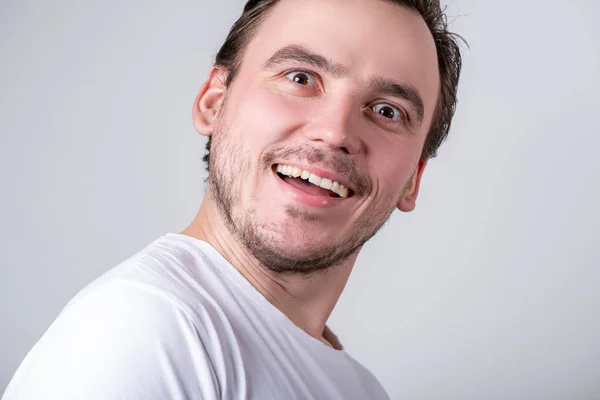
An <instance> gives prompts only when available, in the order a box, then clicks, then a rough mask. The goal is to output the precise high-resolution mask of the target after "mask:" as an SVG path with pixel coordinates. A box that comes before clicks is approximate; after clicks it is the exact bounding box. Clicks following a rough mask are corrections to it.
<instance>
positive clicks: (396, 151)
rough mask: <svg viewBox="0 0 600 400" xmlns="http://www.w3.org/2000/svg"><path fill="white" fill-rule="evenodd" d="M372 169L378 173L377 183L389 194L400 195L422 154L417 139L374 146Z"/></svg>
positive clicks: (371, 158)
mask: <svg viewBox="0 0 600 400" xmlns="http://www.w3.org/2000/svg"><path fill="white" fill-rule="evenodd" d="M372 151H373V155H372V157H370V160H371V161H370V170H371V171H373V172H374V173H375V175H376V177H377V178H376V179H377V181H378V182H377V183H378V185H379V187H380V190H382V191H383V192H384V193H386V197H387V195H389V196H392V197H394V198H396V197H399V196H400V194H401V193H402V190H403V188H404V187H405V185H406V184H407V182H408V181H409V180H410V178H411V177H412V175H413V173H414V171H415V167H416V166H417V164H418V162H419V158H420V155H421V146H420V145H419V143H418V141H417V140H414V139H408V140H403V141H402V142H401V143H399V144H395V145H390V144H388V145H387V146H382V147H377V148H372Z"/></svg>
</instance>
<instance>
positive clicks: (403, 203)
mask: <svg viewBox="0 0 600 400" xmlns="http://www.w3.org/2000/svg"><path fill="white" fill-rule="evenodd" d="M426 166H427V160H425V161H419V164H418V165H417V169H416V170H415V173H414V174H413V177H412V178H411V180H410V183H409V185H408V188H407V189H406V191H405V193H404V195H403V196H402V198H401V199H400V201H399V202H398V206H397V207H398V210H400V211H404V212H410V211H413V210H414V209H415V207H416V205H417V196H418V195H419V187H420V185H421V178H422V176H423V171H424V170H425V167H426Z"/></svg>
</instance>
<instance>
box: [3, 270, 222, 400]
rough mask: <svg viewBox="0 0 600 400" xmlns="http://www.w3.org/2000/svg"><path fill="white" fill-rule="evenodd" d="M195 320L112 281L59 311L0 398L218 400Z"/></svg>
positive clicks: (159, 297) (162, 298)
mask: <svg viewBox="0 0 600 400" xmlns="http://www.w3.org/2000/svg"><path fill="white" fill-rule="evenodd" d="M196 325H197V324H194V323H193V320H192V319H191V318H190V316H189V314H188V313H186V312H185V310H184V309H183V308H181V307H178V305H177V304H176V303H175V302H173V301H172V300H171V299H169V298H168V297H167V296H166V295H164V294H162V293H160V292H154V291H152V290H151V289H148V288H144V287H138V286H136V285H135V284H130V283H127V282H111V283H109V284H106V285H104V286H102V287H101V288H99V289H96V290H94V291H93V292H91V293H86V294H85V295H84V296H81V297H80V298H76V299H75V300H74V301H73V302H72V303H71V304H69V305H68V306H67V307H66V308H65V310H64V311H63V312H62V313H61V314H60V316H59V317H58V318H57V319H56V321H55V322H54V323H53V324H52V325H51V326H50V328H49V329H48V331H47V332H46V333H45V334H44V335H43V336H42V338H41V339H40V341H39V342H38V343H37V344H36V345H35V346H34V348H33V349H32V350H31V351H30V352H29V354H28V355H27V357H26V358H25V360H24V361H23V363H22V364H21V366H20V367H19V369H18V370H17V372H16V373H15V376H14V377H13V380H12V381H11V383H10V384H9V386H8V388H7V390H6V392H5V394H4V396H3V397H2V399H3V400H21V399H37V400H46V399H48V400H49V399H52V400H57V399H61V400H70V399H78V400H80V399H89V400H96V399H97V400H100V399H103V400H104V399H111V400H113V399H114V400H121V399H123V400H125V399H127V400H141V399H144V400H148V399H161V400H162V399H190V398H194V399H196V398H198V399H211V400H212V399H218V398H220V394H219V387H218V380H217V378H216V376H215V373H214V370H213V368H212V365H211V362H210V359H209V357H208V355H207V352H206V350H205V348H204V345H203V344H202V341H201V340H200V335H199V333H198V327H197V326H196Z"/></svg>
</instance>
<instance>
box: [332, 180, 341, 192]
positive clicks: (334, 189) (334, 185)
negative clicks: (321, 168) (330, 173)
mask: <svg viewBox="0 0 600 400" xmlns="http://www.w3.org/2000/svg"><path fill="white" fill-rule="evenodd" d="M339 190H340V184H339V183H337V182H336V181H333V183H332V184H331V191H332V192H334V193H337V192H339Z"/></svg>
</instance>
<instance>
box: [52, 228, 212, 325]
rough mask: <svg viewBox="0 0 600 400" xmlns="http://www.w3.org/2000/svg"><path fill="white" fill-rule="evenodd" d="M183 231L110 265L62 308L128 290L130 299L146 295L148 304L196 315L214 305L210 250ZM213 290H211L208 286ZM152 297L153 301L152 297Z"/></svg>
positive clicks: (156, 241)
mask: <svg viewBox="0 0 600 400" xmlns="http://www.w3.org/2000/svg"><path fill="white" fill-rule="evenodd" d="M181 236H182V235H173V234H169V235H165V236H162V237H160V238H158V239H156V240H155V241H153V242H152V243H150V244H148V245H147V246H146V247H144V248H143V249H142V250H140V251H138V252H137V253H136V254H134V255H132V256H131V257H129V258H128V259H126V260H125V261H123V262H121V263H120V264H119V265H117V266H115V267H113V268H111V269H110V270H108V271H107V272H105V273H104V274H103V275H101V276H100V277H98V278H96V279H95V280H94V281H92V282H91V283H89V284H88V285H87V286H86V287H84V288H83V289H82V290H81V291H80V292H79V293H78V294H77V295H76V296H75V297H73V299H72V300H71V301H70V302H69V304H68V305H67V306H66V307H65V309H64V310H63V312H64V311H66V310H68V309H69V308H71V307H74V306H76V305H77V304H79V303H82V302H84V303H85V301H84V299H86V298H88V297H90V296H91V297H92V298H94V299H96V300H97V301H110V297H111V296H116V295H117V294H118V293H123V292H127V302H128V303H132V305H133V300H134V299H136V298H144V299H145V301H146V304H147V306H148V307H150V306H151V305H152V306H154V307H156V308H165V307H166V308H168V309H170V310H173V311H175V310H176V311H177V312H182V313H184V314H185V315H186V316H188V317H190V319H195V317H196V316H197V315H198V314H201V315H204V312H200V313H198V312H197V309H198V308H199V307H200V308H204V307H205V306H207V305H209V306H210V305H214V301H212V299H208V301H204V300H207V299H206V298H205V297H206V296H207V295H208V293H207V287H208V286H210V285H213V284H215V278H214V276H215V275H217V276H218V274H217V273H216V271H215V267H214V266H213V265H212V261H211V259H210V257H209V256H208V255H207V251H206V250H205V249H203V248H201V247H199V246H198V245H196V244H194V245H193V246H192V245H191V244H190V243H188V242H187V241H186V240H185V239H183V238H182V237H181ZM208 292H210V290H208ZM150 299H152V301H150Z"/></svg>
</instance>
